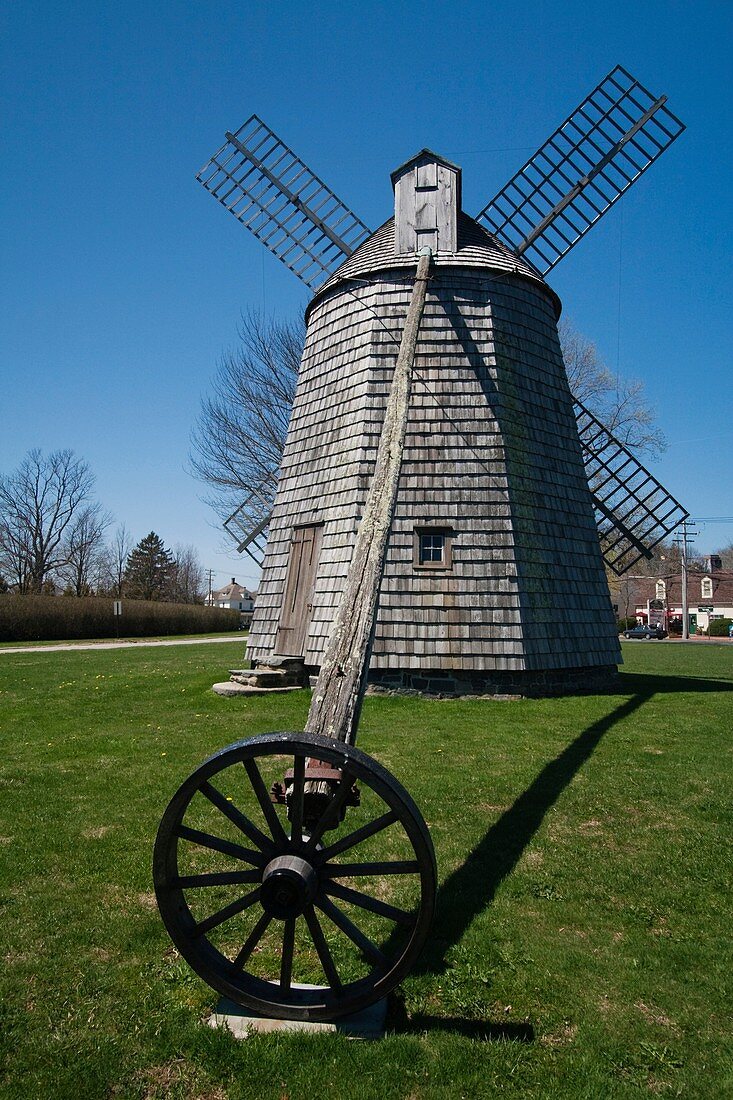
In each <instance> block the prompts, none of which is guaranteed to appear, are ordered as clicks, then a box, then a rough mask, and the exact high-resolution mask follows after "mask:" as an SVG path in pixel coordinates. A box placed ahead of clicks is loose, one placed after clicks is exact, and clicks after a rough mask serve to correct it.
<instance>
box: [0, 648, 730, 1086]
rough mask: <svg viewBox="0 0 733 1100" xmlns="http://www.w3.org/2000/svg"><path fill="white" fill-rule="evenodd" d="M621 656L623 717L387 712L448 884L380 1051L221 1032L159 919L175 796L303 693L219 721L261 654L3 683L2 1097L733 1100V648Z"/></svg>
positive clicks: (391, 762)
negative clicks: (239, 675) (155, 855)
mask: <svg viewBox="0 0 733 1100" xmlns="http://www.w3.org/2000/svg"><path fill="white" fill-rule="evenodd" d="M624 655H625V658H626V665H625V667H624V672H623V673H622V676H621V680H620V683H619V688H618V691H617V693H615V694H609V695H593V696H586V697H578V698H564V699H553V700H526V701H521V702H493V701H486V700H464V701H453V700H451V701H439V700H431V701H427V700H419V699H414V698H385V697H381V698H370V699H368V700H367V702H366V704H365V707H364V712H363V717H362V724H361V730H360V734H359V746H360V747H361V748H362V749H364V750H366V751H367V752H369V753H371V754H372V755H374V756H376V757H377V758H378V759H379V760H380V761H382V763H384V764H385V765H386V766H387V767H388V768H390V770H392V771H393V772H394V773H395V775H396V776H397V777H398V778H399V779H401V780H402V782H403V783H404V784H405V786H406V787H407V788H408V790H409V791H410V793H411V794H412V796H413V797H414V798H415V800H416V801H417V803H418V805H419V806H420V807H421V809H422V812H423V813H424V815H425V818H426V820H427V821H428V823H429V825H430V828H431V832H432V836H433V840H434V843H435V848H436V853H437V858H438V869H439V876H440V889H439V896H438V912H437V918H436V922H435V925H434V931H433V935H432V938H431V942H430V946H429V948H428V950H427V952H426V953H425V954H424V956H423V958H422V960H421V962H420V964H419V965H418V967H417V969H416V970H415V971H414V972H413V973H412V975H411V976H410V977H409V978H408V979H407V980H406V981H405V983H404V984H403V986H402V987H401V989H400V990H399V991H398V994H397V995H395V996H393V997H392V998H391V1001H390V1006H389V1018H388V1019H389V1028H390V1031H389V1035H388V1037H387V1038H386V1039H385V1040H384V1041H383V1042H379V1043H358V1042H349V1041H348V1040H346V1039H345V1038H343V1037H341V1036H333V1035H326V1036H317V1037H311V1036H303V1035H300V1036H298V1035H280V1036H260V1037H257V1038H253V1039H250V1040H247V1041H246V1042H240V1043H237V1042H236V1040H234V1039H232V1038H230V1037H229V1036H228V1035H227V1034H225V1033H222V1032H217V1031H213V1030H211V1029H209V1028H207V1027H206V1026H204V1024H203V1023H202V1020H203V1019H204V1018H205V1017H206V1016H207V1014H208V1013H209V1012H210V1011H211V1009H212V1007H213V1005H214V1004H215V1002H216V1000H217V997H216V995H215V994H214V993H213V992H212V991H211V990H210V989H209V988H208V987H207V986H206V985H204V984H203V983H202V982H201V981H200V980H199V979H198V978H197V977H196V976H195V975H194V974H193V973H192V972H191V971H190V970H189V968H188V967H187V966H186V965H185V964H184V963H182V961H181V960H180V959H179V958H178V956H177V954H176V952H175V950H174V949H173V948H172V946H171V944H170V941H169V940H168V938H167V935H166V933H165V931H164V929H163V926H162V924H161V922H160V919H159V917H158V915H157V911H156V908H155V902H154V898H153V894H152V886H151V873H150V862H151V850H152V843H153V839H154V836H155V831H156V829H157V825H158V821H159V819H160V816H161V814H162V811H163V809H164V808H165V805H166V803H167V801H168V799H169V798H170V796H171V795H172V793H173V792H174V790H175V789H176V787H177V786H178V784H179V783H180V782H181V781H182V779H183V778H184V777H185V776H186V775H188V773H189V772H190V771H192V770H193V768H194V767H195V766H196V765H197V764H198V763H199V762H200V761H201V760H202V759H203V758H204V757H205V756H207V755H208V754H209V753H210V752H212V751H214V750H215V749H217V748H220V747H222V746H224V745H226V744H228V743H230V742H232V741H234V740H237V739H239V738H242V737H246V736H249V735H251V734H255V733H259V732H263V731H268V730H289V729H293V730H295V729H299V728H302V725H303V722H304V719H305V715H306V711H307V704H308V696H307V693H305V692H298V693H293V694H292V695H290V696H287V697H275V698H265V699H253V700H243V699H222V698H219V697H217V696H214V695H213V694H212V692H211V690H210V688H211V684H212V683H213V682H214V681H215V680H221V679H223V678H225V674H226V669H228V668H229V667H236V666H237V665H241V661H242V656H243V654H242V642H241V640H239V641H234V642H232V643H231V646H228V645H226V644H224V645H217V646H207V645H201V646H186V647H181V648H180V649H179V648H168V649H128V650H111V651H91V652H87V653H59V654H55V655H49V654H38V655H36V654H7V655H4V656H3V657H0V730H1V731H2V732H1V734H0V736H1V738H2V765H1V766H0V861H1V862H0V918H1V921H2V923H1V925H0V927H1V928H2V954H3V961H4V965H3V968H2V974H1V975H0V982H1V983H2V1020H1V1030H0V1044H1V1045H2V1061H1V1063H0V1095H1V1096H3V1097H18V1098H20V1097H22V1098H24V1100H26V1098H32V1100H35V1098H44V1100H45V1098H54V1100H55V1098H57V1097H58V1098H65V1097H70V1098H74V1100H83V1098H87V1097H93V1098H98V1097H100V1098H101V1097H105V1098H106V1097H110V1098H124V1097H140V1098H147V1100H152V1098H157V1097H161V1098H162V1097H176V1098H179V1097H180V1098H181V1100H226V1098H231V1100H235V1098H240V1097H252V1098H258V1100H259V1098H263V1100H270V1098H272V1100H285V1098H287V1100H300V1098H303V1100H305V1098H308V1100H320V1098H321V1097H324V1098H325V1097H329V1098H331V1097H334V1098H340V1097H343V1098H349V1100H350V1098H355V1100H361V1098H374V1100H377V1098H379V1100H382V1098H392V1097H395V1098H396V1097H399V1098H404V1100H407V1098H410V1100H417V1098H423V1097H425V1098H429V1097H445V1098H446V1100H448V1098H450V1100H457V1098H460V1097H464V1096H465V1097H474V1096H479V1097H490V1096H494V1095H497V1094H499V1092H501V1094H502V1095H503V1096H512V1097H547V1098H555V1097H588V1098H606V1097H627V1096H629V1097H632V1096H639V1095H646V1094H650V1093H651V1094H653V1095H657V1094H660V1095H669V1096H689V1097H715V1098H718V1097H723V1096H729V1095H733V1049H732V1047H733V1042H732V1040H731V1033H732V1030H733V1029H732V1026H731V1025H732V1024H733V1019H732V1013H733V1010H732V1009H731V984H732V982H731V974H733V952H731V945H730V939H731V925H732V924H733V921H732V919H731V912H730V910H731V897H732V896H733V890H732V889H731V887H732V885H733V882H732V880H733V861H732V859H731V840H730V837H731V825H732V824H733V821H732V818H733V812H732V808H731V770H732V769H731V762H732V753H733V743H732V740H731V731H733V648H726V647H724V646H720V647H717V646H705V647H702V646H701V647H699V648H695V647H693V646H685V645H671V644H666V643H664V644H656V643H655V644H639V643H630V644H627V645H626V646H625V647H624Z"/></svg>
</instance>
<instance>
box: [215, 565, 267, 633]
mask: <svg viewBox="0 0 733 1100" xmlns="http://www.w3.org/2000/svg"><path fill="white" fill-rule="evenodd" d="M256 595H257V593H256V592H250V590H249V589H248V588H245V587H244V585H243V584H237V580H236V578H235V577H232V579H231V581H230V582H229V584H225V585H224V587H223V588H219V589H217V591H216V592H212V593H211V595H209V596H207V597H206V603H207V604H208V605H209V607H231V608H232V609H233V610H234V611H239V613H240V619H241V625H242V628H243V629H244V630H249V626H250V623H251V622H252V612H253V611H254V606H255V596H256Z"/></svg>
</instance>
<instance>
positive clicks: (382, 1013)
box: [207, 984, 387, 1039]
mask: <svg viewBox="0 0 733 1100" xmlns="http://www.w3.org/2000/svg"><path fill="white" fill-rule="evenodd" d="M293 988H294V989H316V988H318V987H317V986H312V985H297V986H296V985H295V984H294V985H293ZM386 1016H387V999H386V997H385V998H382V1000H381V1001H377V1003H376V1004H373V1005H370V1006H369V1007H368V1008H363V1009H362V1010H361V1012H354V1013H352V1014H351V1015H350V1016H342V1017H341V1019H339V1020H326V1021H323V1022H316V1021H313V1020H273V1019H270V1018H269V1017H267V1016H258V1015H257V1013H256V1012H250V1011H249V1009H247V1008H242V1006H241V1005H238V1004H235V1003H234V1001H230V1000H229V998H228V997H222V998H221V1000H220V1001H219V1003H218V1004H217V1006H216V1008H215V1009H214V1012H213V1014H212V1015H211V1016H210V1017H209V1019H208V1020H207V1023H208V1025H209V1027H216V1028H227V1029H228V1030H229V1031H230V1032H231V1033H232V1035H233V1036H234V1038H235V1039H247V1038H248V1037H249V1036H250V1035H270V1034H273V1033H277V1034H281V1033H283V1032H288V1031H297V1032H306V1033H308V1034H311V1035H324V1034H327V1033H328V1032H338V1033H340V1034H341V1035H345V1036H346V1037H347V1038H348V1039H383V1038H384V1022H385V1019H386Z"/></svg>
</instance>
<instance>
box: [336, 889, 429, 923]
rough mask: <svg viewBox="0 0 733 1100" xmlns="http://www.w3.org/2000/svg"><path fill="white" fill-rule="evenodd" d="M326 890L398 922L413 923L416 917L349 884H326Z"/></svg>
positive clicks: (361, 907)
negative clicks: (353, 888)
mask: <svg viewBox="0 0 733 1100" xmlns="http://www.w3.org/2000/svg"><path fill="white" fill-rule="evenodd" d="M325 889H326V892H327V893H328V894H330V895H331V896H332V897H334V898H340V899H341V901H348V902H350V903H351V904H352V905H358V906H359V908H360V909H368V910H369V912H370V913H377V914H378V915H379V916H380V917H387V919H388V920H393V921H394V922H395V923H396V924H413V922H414V920H415V918H414V916H413V914H412V913H408V912H406V910H404V909H398V908H397V907H396V906H394V905H388V904H387V902H386V901H380V900H379V898H373V897H371V896H370V895H369V894H362V893H361V891H359V890H352V889H351V888H350V887H349V886H342V885H341V883H340V882H329V883H327V884H326V887H325Z"/></svg>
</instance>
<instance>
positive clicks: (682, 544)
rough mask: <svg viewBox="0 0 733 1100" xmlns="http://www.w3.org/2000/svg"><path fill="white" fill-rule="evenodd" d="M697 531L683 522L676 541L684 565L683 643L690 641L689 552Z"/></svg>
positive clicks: (687, 522)
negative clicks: (688, 599) (680, 532)
mask: <svg viewBox="0 0 733 1100" xmlns="http://www.w3.org/2000/svg"><path fill="white" fill-rule="evenodd" d="M696 534H697V531H694V530H691V529H690V523H689V521H688V520H683V522H682V534H681V535H678V536H677V538H676V539H675V540H674V541H675V542H676V543H677V545H678V546H679V548H680V563H681V565H682V641H683V642H686V641H689V639H690V615H689V610H688V607H687V552H688V549H689V547H690V546H691V545H692V538H693V536H694V535H696Z"/></svg>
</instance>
